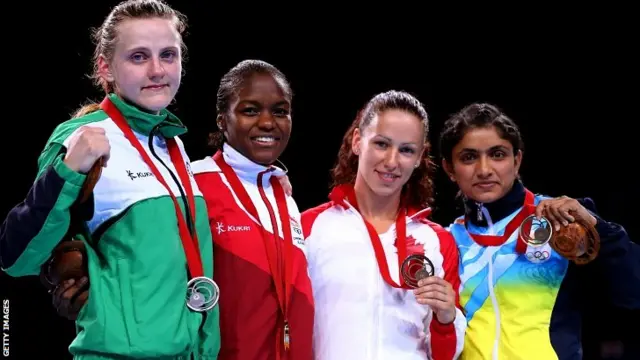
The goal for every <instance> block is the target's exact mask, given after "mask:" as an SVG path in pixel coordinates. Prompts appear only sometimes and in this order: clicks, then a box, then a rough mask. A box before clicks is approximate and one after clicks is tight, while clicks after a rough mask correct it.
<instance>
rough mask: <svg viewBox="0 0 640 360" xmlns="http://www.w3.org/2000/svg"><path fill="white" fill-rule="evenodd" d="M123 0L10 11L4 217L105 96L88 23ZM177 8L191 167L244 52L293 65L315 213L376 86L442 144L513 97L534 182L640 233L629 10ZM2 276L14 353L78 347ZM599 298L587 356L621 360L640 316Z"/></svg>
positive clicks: (293, 158)
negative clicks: (69, 129)
mask: <svg viewBox="0 0 640 360" xmlns="http://www.w3.org/2000/svg"><path fill="white" fill-rule="evenodd" d="M115 3H117V2H114V1H101V2H97V1H96V2H93V1H92V2H82V3H79V4H85V5H84V7H74V6H73V5H72V4H66V3H55V4H45V3H42V4H41V5H42V7H39V8H37V9H36V7H35V5H34V4H33V3H27V2H25V3H18V4H16V6H18V7H19V10H16V11H13V10H12V11H11V12H8V11H7V13H6V14H7V21H9V20H15V21H18V22H20V26H19V27H13V26H10V27H7V30H6V31H5V36H6V37H5V38H3V44H4V50H5V51H4V55H5V56H4V58H5V65H4V70H5V79H8V80H5V91H7V92H8V94H7V95H5V97H4V100H5V101H4V106H3V108H4V109H5V116H4V118H3V121H4V127H3V130H4V137H3V138H4V139H3V140H4V141H3V142H2V146H3V148H2V150H3V152H4V153H5V156H6V157H5V161H4V164H3V166H2V168H3V171H2V174H3V175H4V176H3V178H4V181H5V183H6V185H5V186H4V187H3V188H4V189H5V192H4V195H3V196H2V202H1V208H0V214H2V215H3V216H4V214H6V212H7V211H9V210H10V209H11V207H13V206H14V205H15V204H16V203H18V202H20V201H21V200H22V199H23V197H24V196H25V194H26V192H27V190H28V189H29V186H30V185H31V183H32V181H33V178H34V176H35V173H36V159H37V156H38V154H39V153H40V151H41V149H42V146H43V145H44V143H45V141H46V140H47V138H48V136H49V135H50V133H51V131H52V130H53V129H54V127H55V126H56V125H57V124H58V123H59V122H61V121H64V120H66V119H67V118H68V117H69V114H70V113H72V112H73V111H74V110H75V109H76V108H77V107H78V106H79V104H80V103H81V102H84V101H86V100H87V99H93V100H100V99H101V96H102V95H101V94H100V93H99V92H98V91H97V90H96V89H94V88H93V86H92V84H91V83H90V81H89V80H88V79H87V78H86V76H85V75H86V73H87V72H88V71H89V70H90V64H89V59H90V57H91V53H92V50H93V47H92V44H91V43H90V40H89V32H88V28H89V27H93V26H99V25H100V23H101V21H102V20H103V17H104V16H105V15H106V14H107V12H108V10H109V7H110V6H112V5H114V4H115ZM173 3H175V4H176V7H177V8H178V9H179V10H181V11H182V12H184V13H185V14H186V15H187V16H188V17H189V20H190V21H189V23H190V27H189V31H188V34H187V36H186V38H185V41H186V43H187V46H188V47H189V52H188V60H187V62H186V63H185V68H186V71H187V73H186V76H185V77H184V80H183V85H182V87H181V90H180V93H179V95H178V96H177V101H176V103H175V104H174V105H173V106H172V107H171V110H173V111H174V112H175V113H176V114H177V115H178V116H179V117H181V118H182V119H183V121H184V122H185V123H186V125H187V126H188V128H189V130H190V132H189V134H188V135H186V136H185V137H184V138H183V139H184V141H185V144H186V146H187V151H188V152H189V154H190V156H191V159H192V160H194V159H199V158H202V157H204V156H207V155H210V154H211V150H210V149H208V148H207V147H206V138H207V133H208V132H209V131H210V130H212V129H213V126H214V125H213V124H214V118H215V106H214V104H215V98H214V97H215V91H216V89H217V84H218V82H219V79H220V77H221V76H222V75H223V74H224V73H225V72H226V71H227V70H228V69H229V68H231V67H232V66H233V65H235V64H236V63H237V62H239V61H240V60H243V59H247V58H258V59H262V60H265V61H268V62H270V63H272V64H274V65H276V66H277V67H279V68H280V69H281V70H282V71H283V72H284V73H285V74H286V75H287V76H288V78H289V79H290V81H291V84H292V86H293V89H294V92H295V97H294V102H293V104H294V105H293V106H294V110H293V121H294V126H293V135H292V138H291V141H290V144H289V147H288V149H287V150H286V152H285V153H284V155H283V156H282V161H283V162H284V163H285V164H286V165H287V167H288V168H289V170H290V171H289V176H290V178H291V182H292V183H293V186H294V195H295V197H296V200H297V202H298V206H299V208H300V209H301V210H304V209H307V208H309V207H311V206H314V205H317V204H319V203H321V202H324V201H325V200H326V196H327V193H328V181H329V177H328V173H329V169H330V167H331V166H332V165H333V163H334V160H335V157H336V154H337V151H338V148H339V145H340V141H341V139H342V136H343V133H344V131H345V130H346V129H347V127H348V126H349V124H350V122H351V121H352V119H353V117H354V116H355V113H356V111H357V110H358V109H359V107H361V106H362V105H363V104H364V102H366V100H367V99H368V98H369V97H371V96H372V95H374V94H375V93H377V92H380V91H384V90H388V89H403V90H407V91H410V92H412V93H413V94H415V95H416V96H418V97H419V98H420V99H421V100H422V101H423V102H424V103H425V105H426V107H427V110H428V112H429V114H430V116H431V136H430V137H431V139H432V141H434V143H437V141H435V140H436V139H437V134H438V132H439V131H440V129H441V126H442V124H443V122H444V120H445V119H446V118H447V116H448V115H449V114H451V113H453V112H455V111H456V110H458V109H460V108H461V107H462V106H464V105H466V104H467V103H469V102H472V101H489V102H492V103H494V104H497V105H499V106H500V107H502V108H503V109H504V110H505V111H506V112H507V114H508V115H510V116H511V117H512V118H514V119H515V120H516V121H517V122H518V123H519V124H520V126H521V129H522V132H523V134H524V139H525V149H526V151H525V156H524V163H523V168H522V176H523V179H524V181H525V184H526V186H527V187H529V188H530V189H532V190H533V191H534V192H540V193H545V194H549V195H554V196H555V195H562V194H565V195H569V196H573V197H582V196H590V197H592V198H593V199H594V200H595V202H596V205H597V207H598V210H599V212H600V213H601V215H602V216H603V217H605V218H606V219H608V220H610V221H615V222H618V223H621V224H623V225H624V226H625V227H626V229H627V231H628V232H629V233H630V234H631V235H632V237H633V238H634V239H638V238H640V227H639V223H638V222H637V220H636V217H637V215H638V213H637V211H634V210H633V208H632V203H634V204H635V203H637V202H638V200H639V197H638V195H637V193H636V191H635V188H633V184H637V180H636V179H637V177H636V176H635V175H634V174H633V171H635V170H637V169H636V161H637V156H638V147H637V146H638V144H637V143H635V142H634V140H636V136H634V133H633V128H634V127H635V125H636V124H635V121H637V116H636V110H635V106H636V99H635V96H637V85H636V84H637V80H638V76H637V69H636V67H635V66H634V65H633V64H637V63H638V56H637V55H635V54H634V51H632V50H633V49H632V48H631V46H629V44H630V42H631V41H632V40H633V39H632V36H631V35H629V34H630V33H632V31H631V30H632V29H631V26H629V25H627V22H626V21H625V19H624V18H622V16H623V15H621V14H622V13H618V14H616V15H612V14H608V13H607V12H606V11H605V10H602V9H598V11H597V13H596V12H595V11H589V9H581V10H580V11H582V12H583V13H584V14H583V15H584V16H582V15H581V16H577V13H573V12H571V14H569V12H567V13H566V14H560V13H559V12H558V10H557V9H554V11H553V13H551V12H547V13H545V11H546V10H544V9H539V10H536V11H533V12H530V13H527V14H525V13H517V14H512V15H509V16H507V15H506V14H505V15H504V16H503V17H499V14H498V13H495V12H494V13H493V15H482V16H480V12H476V10H477V9H468V10H470V13H466V15H465V14H461V13H460V10H459V9H458V10H457V12H446V13H444V12H443V13H440V12H434V11H431V12H426V10H425V12H422V10H421V11H420V12H418V11H417V10H416V9H414V8H409V7H397V8H394V9H384V10H381V11H376V13H375V14H374V13H372V14H366V15H365V14H363V13H362V12H359V11H358V12H353V13H345V12H344V11H343V10H344V9H342V8H339V9H340V10H339V11H338V10H336V9H335V8H330V7H328V6H327V7H317V6H314V7H313V8H311V6H312V5H309V6H310V8H307V9H303V8H300V9H290V8H284V7H282V6H278V4H265V3H261V4H260V5H259V6H256V5H252V4H244V3H243V4H242V5H241V6H240V7H238V8H231V7H229V6H224V7H222V6H219V5H215V6H214V5H204V2H195V1H194V2H191V1H189V2H187V1H184V2H182V1H180V2H173ZM86 4H91V5H86ZM280 5H281V4H280ZM574 10H575V11H578V10H576V9H574ZM289 11H292V13H289ZM505 11H506V10H505ZM537 12H540V13H537ZM585 12H586V13H585ZM6 25H7V22H5V26H6ZM16 34H17V35H16ZM7 110H8V112H7ZM435 150H437V149H435ZM435 155H436V154H435V153H434V156H435ZM437 162H438V163H439V160H438V161H437ZM436 187H437V197H436V204H435V214H434V216H433V218H434V219H435V220H436V221H438V222H440V223H443V224H448V223H449V222H450V221H451V220H452V219H453V218H454V216H456V215H458V214H459V209H457V208H456V207H455V202H454V201H453V198H454V196H455V189H454V188H453V187H452V186H451V184H449V183H448V181H447V179H446V178H445V177H443V176H442V172H439V174H438V176H437V178H436ZM636 241H637V240H636ZM0 280H1V285H0V289H1V292H2V298H3V299H9V300H10V330H9V331H8V332H7V333H8V334H9V344H10V352H11V357H12V358H20V359H26V358H27V357H30V356H38V358H42V356H41V355H39V354H40V352H41V351H46V352H47V353H48V355H46V356H45V357H46V358H48V359H49V358H51V359H59V358H65V356H68V355H67V346H68V344H69V343H70V341H71V340H72V338H73V336H74V327H73V324H72V323H71V322H69V321H66V320H64V319H62V318H60V317H58V316H57V315H56V314H55V313H54V311H53V309H52V306H51V304H50V297H49V295H48V294H47V293H46V292H45V290H44V289H43V287H42V286H41V285H40V284H39V283H38V280H37V279H35V278H23V279H12V278H9V277H8V276H6V275H5V274H4V273H2V275H1V278H0ZM598 281H600V280H598V279H594V284H593V285H594V289H595V293H597V289H598ZM585 301H590V299H585ZM593 305H594V306H593V309H594V311H593V313H592V314H590V316H589V317H588V318H587V319H585V337H586V340H587V341H586V342H585V344H584V346H585V355H586V358H592V359H595V358H599V356H600V354H601V352H602V351H603V350H602V344H603V342H604V343H605V344H609V345H607V346H608V347H606V346H605V347H606V348H607V349H608V350H607V351H609V352H611V351H613V352H614V353H615V350H616V346H617V345H616V344H618V343H616V341H620V340H624V339H627V340H626V341H627V342H626V343H625V344H624V345H625V346H626V348H627V354H628V353H629V347H630V346H632V345H633V344H632V343H631V341H629V340H628V339H631V337H632V336H634V335H632V334H633V333H634V331H633V330H625V329H624V328H622V327H623V325H625V324H627V325H628V324H629V319H630V316H636V317H635V320H633V321H636V322H637V314H636V315H634V314H629V313H624V312H619V310H617V309H613V308H611V307H609V306H608V305H607V304H602V303H599V302H597V303H595V304H593ZM631 324H633V322H631ZM631 326H632V328H631V329H633V328H634V327H635V326H634V325H631ZM635 334H636V335H635V336H636V337H637V332H635ZM611 341H613V343H612V342H611ZM636 342H637V341H636ZM611 344H613V345H614V346H613V347H612V346H610V345H611Z"/></svg>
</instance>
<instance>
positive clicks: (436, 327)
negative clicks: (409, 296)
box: [431, 314, 456, 335]
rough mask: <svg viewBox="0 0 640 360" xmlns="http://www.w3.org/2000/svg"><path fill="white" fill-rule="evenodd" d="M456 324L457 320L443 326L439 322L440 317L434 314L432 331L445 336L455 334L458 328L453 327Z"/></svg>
mask: <svg viewBox="0 0 640 360" xmlns="http://www.w3.org/2000/svg"><path fill="white" fill-rule="evenodd" d="M454 323H455V320H454V321H452V322H451V323H449V324H443V323H441V322H440V321H439V320H438V317H437V316H436V315H435V314H434V315H433V320H432V321H431V330H432V331H435V332H437V333H439V334H443V335H448V334H455V332H456V328H455V326H454V325H453V324H454Z"/></svg>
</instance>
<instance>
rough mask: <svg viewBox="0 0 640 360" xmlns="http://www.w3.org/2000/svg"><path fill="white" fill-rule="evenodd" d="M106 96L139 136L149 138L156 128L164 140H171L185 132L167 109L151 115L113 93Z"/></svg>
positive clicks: (182, 126)
mask: <svg viewBox="0 0 640 360" xmlns="http://www.w3.org/2000/svg"><path fill="white" fill-rule="evenodd" d="M107 96H108V97H109V100H111V102H112V103H113V105H115V106H116V107H117V108H118V110H120V112H121V113H122V116H123V117H124V118H125V120H126V121H127V123H128V124H129V126H131V128H132V129H133V130H134V131H135V132H137V133H139V134H143V135H147V136H149V135H150V134H151V132H152V130H153V129H154V128H157V129H158V130H157V131H159V132H160V133H161V134H162V136H164V137H165V138H172V137H174V136H179V135H183V134H185V133H186V132H187V128H186V127H185V126H184V125H183V124H182V122H181V121H180V119H178V117H177V116H175V115H174V114H172V113H171V112H169V110H167V109H163V110H161V111H160V112H159V113H158V114H151V113H148V112H145V111H142V110H140V109H139V108H138V107H136V106H134V105H132V104H130V103H129V102H128V101H125V100H123V99H122V98H121V97H120V96H118V95H116V94H114V93H111V94H109V95H107Z"/></svg>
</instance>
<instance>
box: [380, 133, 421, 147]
mask: <svg viewBox="0 0 640 360" xmlns="http://www.w3.org/2000/svg"><path fill="white" fill-rule="evenodd" d="M376 137H381V138H383V139H385V140H387V141H388V142H393V140H392V139H391V138H389V137H386V136H384V135H380V134H376ZM401 145H414V146H418V144H417V143H415V142H413V141H411V142H404V143H402V144H401Z"/></svg>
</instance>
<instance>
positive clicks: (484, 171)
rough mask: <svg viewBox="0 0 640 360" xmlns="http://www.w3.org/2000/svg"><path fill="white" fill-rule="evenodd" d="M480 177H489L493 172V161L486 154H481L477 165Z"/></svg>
mask: <svg viewBox="0 0 640 360" xmlns="http://www.w3.org/2000/svg"><path fill="white" fill-rule="evenodd" d="M476 173H477V174H478V177H481V178H488V177H489V176H491V174H492V173H493V169H492V168H491V162H490V160H489V159H488V158H487V157H486V156H481V157H480V159H479V161H478V163H477V167H476Z"/></svg>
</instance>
